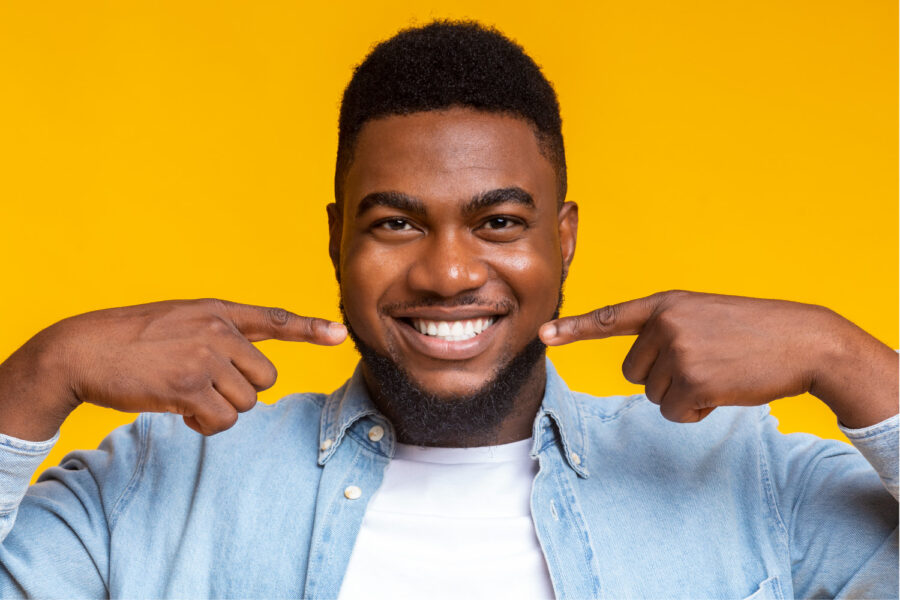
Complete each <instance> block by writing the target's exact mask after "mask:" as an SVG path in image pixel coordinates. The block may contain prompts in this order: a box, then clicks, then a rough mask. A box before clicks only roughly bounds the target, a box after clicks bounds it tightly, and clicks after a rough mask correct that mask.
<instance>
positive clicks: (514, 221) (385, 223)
mask: <svg viewBox="0 0 900 600" xmlns="http://www.w3.org/2000/svg"><path fill="white" fill-rule="evenodd" d="M492 221H506V222H507V223H509V224H510V225H511V226H515V225H521V226H525V222H524V221H523V220H522V219H520V218H518V217H511V216H508V215H495V216H492V217H490V218H488V219H486V220H485V221H484V222H483V223H482V224H481V225H480V226H479V228H481V227H484V228H485V229H489V230H491V231H500V230H502V229H509V228H510V227H486V226H487V224H488V223H490V222H492ZM391 224H394V225H398V224H399V225H402V226H405V227H401V228H399V229H394V228H392V227H390V225H391ZM372 227H373V228H374V229H378V228H384V229H388V230H390V231H408V230H407V229H406V227H409V228H410V229H412V227H413V226H412V224H411V223H410V222H409V221H408V220H407V219H404V218H402V217H391V218H388V219H382V220H381V221H377V222H376V223H375V224H374V225H373V226H372Z"/></svg>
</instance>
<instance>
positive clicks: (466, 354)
mask: <svg viewBox="0 0 900 600" xmlns="http://www.w3.org/2000/svg"><path fill="white" fill-rule="evenodd" d="M343 189H344V198H343V206H342V207H341V208H338V207H336V206H334V205H332V206H330V207H329V215H330V219H331V255H332V260H333V261H335V268H336V269H338V272H339V275H340V283H341V296H342V298H343V303H344V309H345V312H346V317H347V319H348V321H349V322H350V325H351V326H352V328H353V330H354V332H355V334H356V335H357V336H358V337H359V338H360V339H361V340H362V341H363V342H364V343H365V344H366V345H368V346H370V347H371V348H372V349H374V350H375V351H376V352H378V353H379V354H382V355H384V356H387V357H389V358H391V359H392V360H393V361H394V362H395V363H397V364H398V365H399V366H401V367H402V368H403V369H404V370H405V371H406V373H407V374H408V375H409V377H410V378H411V379H412V380H413V381H414V382H415V384H417V385H418V386H420V387H421V388H422V389H424V390H427V391H428V392H429V393H433V394H436V395H439V396H445V397H449V396H455V395H465V394H469V393H471V392H472V391H473V390H477V389H480V388H481V387H482V386H484V384H485V383H487V382H488V381H489V380H490V379H491V377H492V376H493V375H495V374H496V373H497V372H498V370H499V369H500V368H501V367H502V366H504V364H505V363H507V362H508V361H509V360H510V359H511V358H512V357H513V356H515V355H516V354H517V353H519V352H520V351H521V350H523V348H525V346H526V344H528V343H529V342H531V341H533V340H534V339H535V337H536V336H537V331H538V328H539V327H540V326H541V325H542V324H543V323H545V322H546V321H548V320H549V319H550V318H551V317H552V316H553V314H554V312H555V310H556V308H557V304H558V301H559V292H560V285H561V281H562V279H563V272H564V270H565V269H568V265H569V263H570V261H571V259H572V255H573V253H574V247H575V234H576V228H577V211H576V207H575V205H574V204H572V203H566V204H565V205H564V206H563V207H562V209H560V208H559V205H558V203H557V196H556V191H557V185H556V174H555V172H554V169H553V166H552V164H551V163H550V162H549V161H548V160H547V158H545V157H544V156H543V155H542V154H541V152H540V149H539V146H538V142H537V139H536V137H535V134H534V132H533V130H532V128H531V126H530V125H529V124H528V123H527V122H526V121H524V120H522V119H518V118H515V117H511V116H505V115H499V114H492V113H486V112H480V111H475V110H472V109H465V108H453V109H448V110H444V111H430V112H421V113H414V114H411V115H404V116H390V117H385V118H382V119H377V120H374V121H370V122H368V123H366V125H364V127H363V129H362V131H361V132H360V135H359V137H358V140H357V143H356V147H355V152H354V157H353V163H352V165H351V167H350V168H349V170H348V172H347V174H346V181H345V185H344V188H343Z"/></svg>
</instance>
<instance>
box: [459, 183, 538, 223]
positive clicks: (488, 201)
mask: <svg viewBox="0 0 900 600" xmlns="http://www.w3.org/2000/svg"><path fill="white" fill-rule="evenodd" d="M507 202H512V203H513V204H521V205H522V206H527V207H529V208H534V198H532V197H531V194H529V193H528V192H526V191H525V190H523V189H522V188H520V187H508V188H500V189H496V190H490V191H488V192H484V193H483V194H479V195H477V196H475V197H473V198H472V199H471V200H469V201H468V202H467V203H466V204H465V206H463V208H462V211H463V214H464V215H466V216H470V215H472V214H473V213H476V212H478V211H479V210H482V209H485V208H488V207H490V206H494V205H496V204H506V203H507Z"/></svg>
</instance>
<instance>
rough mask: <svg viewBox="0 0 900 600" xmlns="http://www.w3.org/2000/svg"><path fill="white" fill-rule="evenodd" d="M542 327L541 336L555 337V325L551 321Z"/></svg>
mask: <svg viewBox="0 0 900 600" xmlns="http://www.w3.org/2000/svg"><path fill="white" fill-rule="evenodd" d="M543 329H544V330H543V331H542V332H541V333H543V334H544V335H542V336H541V337H545V338H550V339H552V338H555V337H556V325H553V324H552V323H551V324H550V325H544V328H543Z"/></svg>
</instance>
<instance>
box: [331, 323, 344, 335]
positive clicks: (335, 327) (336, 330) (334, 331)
mask: <svg viewBox="0 0 900 600" xmlns="http://www.w3.org/2000/svg"><path fill="white" fill-rule="evenodd" d="M328 333H329V335H332V336H334V337H337V336H339V335H345V334H346V333H347V328H346V327H344V325H343V324H342V323H329V324H328Z"/></svg>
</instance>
